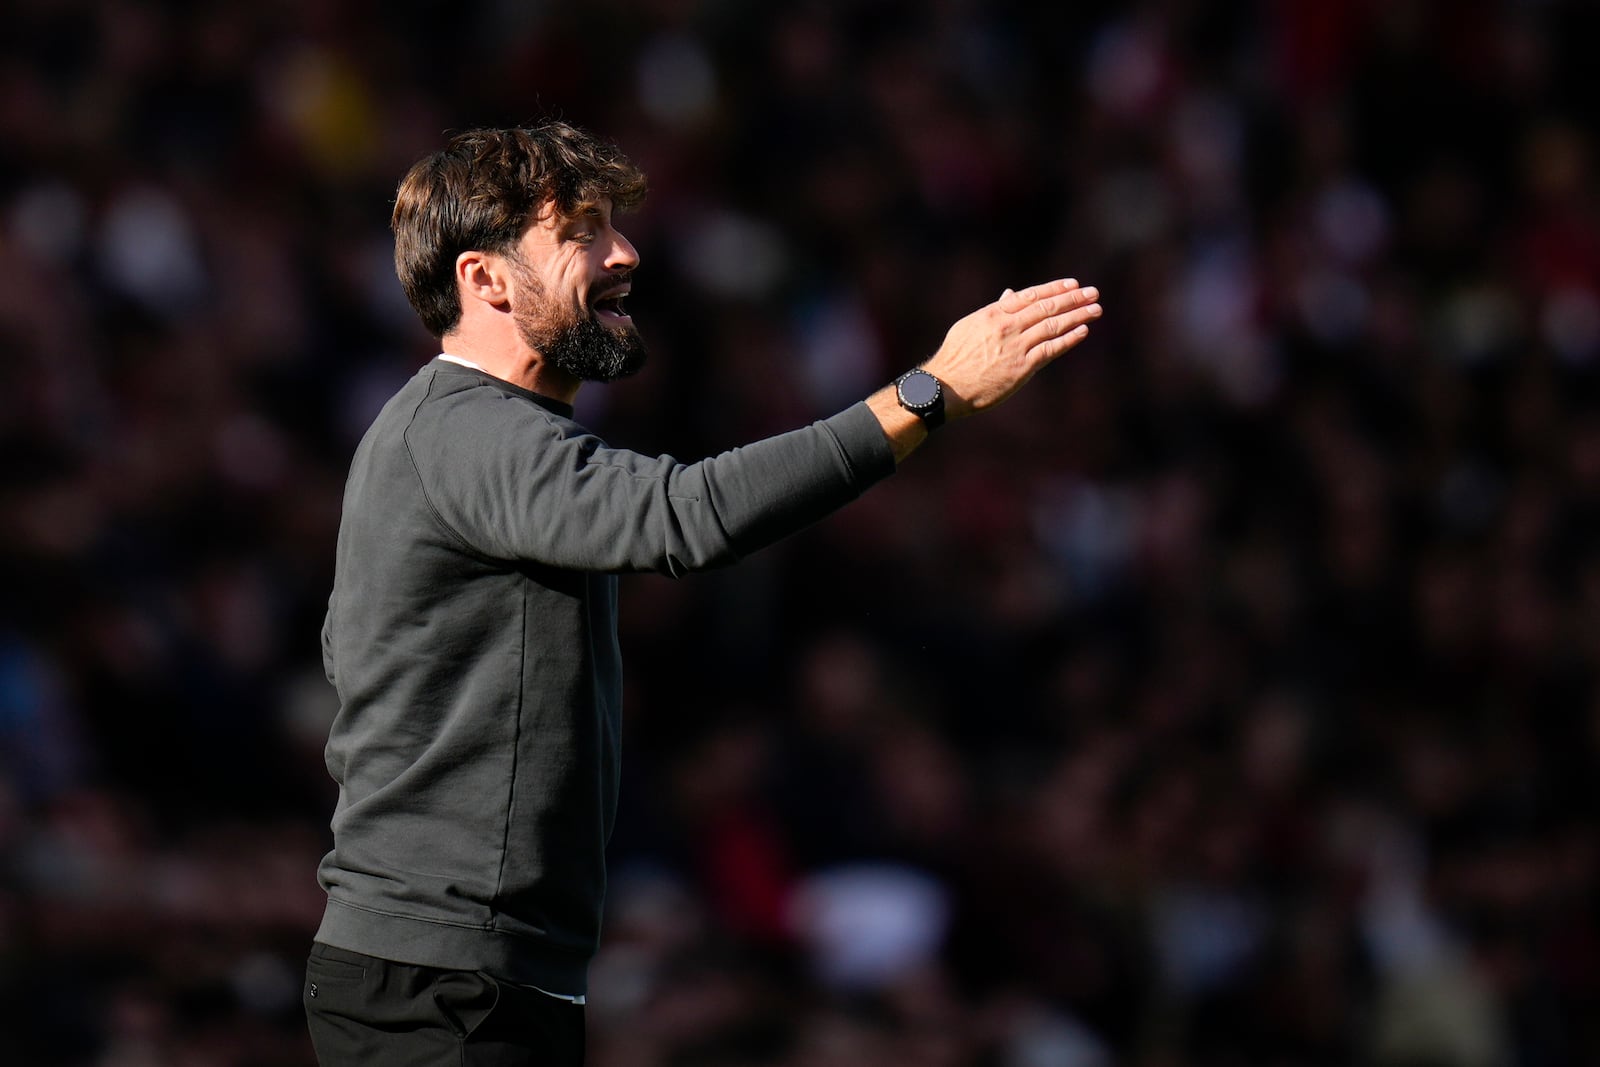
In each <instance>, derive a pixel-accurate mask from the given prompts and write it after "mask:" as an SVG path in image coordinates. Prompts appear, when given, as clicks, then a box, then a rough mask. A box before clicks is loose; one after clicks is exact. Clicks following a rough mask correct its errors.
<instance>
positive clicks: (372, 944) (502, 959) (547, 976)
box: [316, 899, 589, 997]
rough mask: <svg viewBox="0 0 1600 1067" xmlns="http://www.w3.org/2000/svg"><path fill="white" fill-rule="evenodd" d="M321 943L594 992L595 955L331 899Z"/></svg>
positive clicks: (567, 991)
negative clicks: (592, 959)
mask: <svg viewBox="0 0 1600 1067" xmlns="http://www.w3.org/2000/svg"><path fill="white" fill-rule="evenodd" d="M316 940H318V941H320V942H322V943H323V944H325V945H332V946H333V947H334V948H342V949H347V950H349V951H350V952H362V953H365V954H366V955H368V956H377V957H378V958H379V959H385V960H392V961H394V962H395V963H410V964H415V965H417V966H419V967H440V968H444V969H446V970H456V971H484V972H487V973H488V974H491V975H493V976H494V977H496V978H504V979H506V980H507V981H511V982H518V983H521V984H523V985H533V986H538V987H539V988H540V989H541V990H544V991H547V992H550V993H556V994H559V995H563V996H569V997H581V996H584V995H585V994H587V993H588V991H589V978H588V971H589V955H588V954H587V953H576V952H570V951H565V950H563V949H560V948H557V947H555V946H552V945H544V944H540V943H538V942H536V941H531V940H529V939H528V938H525V937H516V936H514V935H511V934H505V933H500V932H498V931H495V930H484V929H480V928H477V927H472V926H446V925H444V924H441V923H433V922H428V921H426V920H424V919H412V918H408V917H406V916H403V915H385V914H381V913H379V912H375V911H367V910H365V909H363V908H356V907H351V906H349V905H346V904H341V903H340V902H339V901H337V900H331V899H330V900H329V901H328V907H327V909H326V910H325V911H324V912H323V913H322V925H321V926H319V927H318V928H317V934H316Z"/></svg>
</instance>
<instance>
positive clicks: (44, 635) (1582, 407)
mask: <svg viewBox="0 0 1600 1067" xmlns="http://www.w3.org/2000/svg"><path fill="white" fill-rule="evenodd" d="M1596 42H1600V9H1597V8H1596V7H1595V5H1593V4H1591V3H1588V2H1586V0H1454V2H1450V0H1232V2H1203V0H1110V2H1107V3H1103V4H1098V5H1092V6H1090V5H1074V4H1055V5H1044V4H1037V3H1033V2H1031V0H995V2H981V0H926V2H911V0H836V2H824V0H780V2H774V3H764V4H741V3H736V2H734V0H704V2H695V0H643V2H637V3H624V2H622V0H586V2H582V3H579V2H576V0H574V2H563V0H545V2H532V0H529V2H521V0H490V2H487V3H483V4H474V5H460V4H449V3H444V2H440V0H391V2H387V3H379V2H377V0H339V2H334V3H328V2H323V0H277V2H275V3H266V2H261V0H251V2H238V3H221V4H209V3H201V2H199V0H164V2H163V0H13V3H11V4H10V5H9V6H8V13H7V17H6V27H5V30H4V32H3V33H0V279H3V282H0V349H3V355H0V442H3V444H0V448H3V452H0V455H3V459H4V462H3V463H0V1061H3V1062H5V1063H8V1064H18V1065H64V1067H157V1065H159V1067H213V1065H215V1067H268V1065H285V1067H294V1065H299V1067H307V1065H309V1064H311V1063H312V1060H311V1055H310V1048H309V1043H308V1042H307V1040H306V1038H305V1036H304V1027H303V1020H302V1017H301V1014H300V1006H299V996H300V982H301V970H302V967H303V962H304V954H305V951H306V949H307V947H308V945H309V938H310V935H311V932H312V931H313V930H314V929H315V925H316V922H317V920H318V917H319V915H320V910H321V905H322V896H321V892H320V890H319V888H318V886H317V884H316V881H315V867H316V863H317V860H318V858H319V856H320V855H321V853H322V852H323V850H324V849H325V848H326V847H327V830H326V825H327V818H328V815H329V813H330V812H331V809H332V804H333V791H332V786H331V784H330V782H329V781H328V779H327V776H326V772H325V770H324V769H323V766H322V753H321V749H322V744H323V740H324V736H325V731H326V728H327V724H328V722H329V720H330V718H331V716H332V714H333V712H334V710H335V699H334V696H333V693H332V691H331V689H330V688H329V686H328V685H327V683H326V681H325V680H324V679H323V677H322V673H321V665H320V658H319V644H318V636H317V635H318V631H319V627H320V624H321V619H322V614H323V610H324V607H325V603H326V596H327V591H328V588H329V586H330V582H331V573H330V571H331V563H332V555H333V552H332V549H333V542H334V537H335V533H336V529H337V524H338V513H339V498H340V492H341V487H342V481H343V477H344V473H345V469H346V465H347V463H348V461H349V457H350V454H351V452H352V451H353V448H354V445H355V442H356V440H357V439H358V438H359V436H360V434H361V432H362V430H363V429H364V428H365V426H366V423H367V421H368V420H369V419H370V418H371V417H372V416H373V415H374V414H375V413H376V410H377V407H378V406H379V405H380V404H381V403H382V401H383V400H384V399H385V398H386V397H387V396H388V395H389V394H390V392H392V391H393V390H394V389H395V388H397V387H398V385H399V384H400V383H401V382H402V381H403V380H404V379H405V378H406V377H408V376H409V375H410V374H411V373H412V372H413V371H414V369H415V368H416V367H417V366H419V365H420V364H421V363H422V362H423V361H425V360H426V359H428V358H429V357H430V356H431V355H432V354H433V352H434V342H433V341H432V339H430V338H429V337H427V336H426V335H425V334H423V333H422V330H421V327H420V326H419V325H418V324H417V323H416V321H415V318H414V316H413V315H412V313H411V311H410V310H409V308H408V307H407V306H406V304H405V302H404V299H403V297H402V296H401V294H400V291H399V287H398V285H397V284H396V282H395V281H394V277H393V270H392V264H391V258H390V256H391V243H390V236H389V233H388V230H387V222H388V210H389V205H390V203H391V198H392V195H393V188H394V183H395V182H396V181H397V180H398V177H399V175H400V174H401V173H402V172H403V171H404V169H405V168H406V167H407V166H408V165H409V163H410V162H411V161H412V160H414V159H415V158H417V157H419V156H421V155H423V154H425V153H427V152H429V151H432V150H433V149H434V148H436V147H437V146H438V145H439V144H440V143H441V141H442V139H443V135H444V133H445V131H447V130H452V129H459V128H464V127H467V126H471V125H490V124H507V123H517V122H523V121H528V120H532V119H536V118H539V117H544V116H555V117H564V118H566V119H569V120H571V121H575V122H578V123H580V124H583V125H586V126H589V127H591V128H593V129H595V130H597V131H599V132H600V133H602V134H603V135H605V136H607V137H609V138H611V139H613V140H615V141H616V142H617V143H618V144H619V145H620V146H621V147H622V148H623V149H624V150H625V151H626V152H627V153H629V154H630V155H631V156H632V157H633V158H634V159H635V160H636V161H637V162H639V163H640V164H641V165H642V166H643V167H644V169H645V170H646V171H647V173H648V174H649V176H650V179H651V184H652V193H651V196H650V198H649V200H647V202H646V204H645V205H644V207H643V208H642V209H641V210H640V211H639V212H638V213H637V214H635V215H634V216H632V217H630V218H628V219H627V220H626V222H625V225H624V227H623V228H624V230H625V232H627V233H628V234H629V236H630V237H631V238H632V239H633V240H634V242H635V243H636V244H637V245H638V247H639V249H640V251H641V253H642V255H643V260H644V265H643V268H642V269H641V270H640V272H639V275H638V279H637V282H636V286H635V295H634V297H633V298H632V302H633V310H634V314H635V318H636V320H637V321H639V322H640V323H641V326H642V329H643V331H644V333H645V336H646V339H647V341H649V342H650V344H651V349H652V359H651V364H650V366H649V367H648V368H647V370H646V371H645V372H644V373H643V374H641V375H640V376H639V377H638V378H636V379H632V380H630V381H628V382H625V383H621V384H618V385H615V386H610V387H605V388H599V387H590V388H588V389H586V390H585V391H584V393H583V395H581V396H580V397H579V418H580V420H582V421H585V422H586V423H588V424H589V425H591V426H593V427H594V428H596V429H597V430H599V431H600V432H601V433H602V434H603V435H605V436H606V437H607V438H608V439H609V440H610V441H611V442H612V443H614V444H618V445H623V446H627V447H632V448H636V449H639V450H644V451H649V452H652V453H655V452H671V453H672V454H674V455H677V456H679V457H680V458H684V459H694V458H698V457H700V456H702V455H707V454H711V453H714V452H717V451H721V450H723V449H727V448H730V447H733V446H736V445H738V444H740V443H742V442H744V441H747V440H750V439H752V438H754V437H756V436H760V435H765V434H768V433H771V432H775V431H778V430H782V429H787V428H789V427H792V426H794V425H798V424H801V423H803V422H806V421H808V420H811V419H814V418H818V417H821V416H825V415H827V414H831V413H832V412H833V411H836V410H838V409H840V408H841V407H843V406H845V405H846V404H848V403H850V402H852V401H854V400H855V399H857V398H860V397H862V396H864V395H865V394H866V393H867V392H868V391H870V390H871V389H872V388H874V387H876V386H877V385H879V384H881V383H883V382H885V381H887V380H888V379H889V378H890V377H891V376H893V375H894V374H895V373H897V372H898V371H900V370H902V369H904V368H906V367H908V366H909V365H911V364H912V363H914V362H915V361H916V360H918V359H919V358H921V357H922V356H924V355H926V354H927V353H929V352H931V350H932V349H933V347H935V346H936V345H937V344H938V341H939V339H940V337H941V336H942V331H943V330H944V329H945V327H946V326H947V325H948V323H949V322H950V321H952V320H953V319H954V318H955V317H957V316H959V315H960V314H963V313H965V312H966V311H968V310H971V309H973V308H975V307H977V306H979V305H981V304H983V303H986V302H988V301H990V300H993V299H994V298H995V297H996V295H997V294H998V293H999V292H1000V290H1001V289H1002V288H1003V287H1005V286H1007V285H1013V286H1016V285H1022V284H1027V283H1030V282H1034V281H1039V280H1043V279H1045V278H1050V277H1057V276H1060V275H1063V274H1071V275H1074V276H1077V277H1080V278H1082V279H1085V280H1087V281H1090V282H1093V283H1094V284H1096V285H1098V286H1099V287H1100V288H1101V290H1102V292H1103V294H1104V295H1103V299H1104V302H1105V305H1106V308H1107V313H1106V317H1105V319H1104V320H1103V322H1102V323H1100V324H1099V325H1097V326H1096V328H1095V331H1094V334H1093V336H1092V337H1091V339H1090V341H1089V342H1088V343H1086V344H1085V345H1084V346H1082V347H1081V348H1080V349H1078V350H1077V351H1075V352H1074V353H1072V354H1071V356H1070V357H1069V358H1068V359H1066V360H1064V361H1063V362H1062V363H1061V364H1059V365H1057V366H1055V367H1052V368H1050V369H1049V370H1047V371H1046V372H1045V373H1043V374H1042V375H1041V376H1040V377H1039V378H1038V379H1036V380H1035V382H1034V383H1032V384H1031V385H1030V386H1029V387H1028V389H1026V390H1025V391H1024V392H1023V393H1021V394H1019V395H1018V396H1017V397H1016V398H1015V399H1014V400H1013V401H1012V402H1010V403H1009V404H1008V405H1007V406H1005V407H1004V408H1001V409H999V410H998V411H996V412H994V413H992V414H990V415H987V416H985V417H983V418H980V419H975V420H972V421H970V422H965V423H962V424H960V425H958V426H955V427H952V428H950V429H948V430H946V431H943V432H941V434H940V435H939V436H937V437H936V438H935V439H934V440H933V441H932V442H931V443H930V444H929V445H928V446H926V447H925V448H924V449H923V450H922V451H921V452H919V453H918V454H917V455H916V456H915V457H914V459H913V460H911V461H910V462H908V463H907V465H906V466H905V468H904V469H903V470H902V471H901V472H899V473H898V474H897V475H896V476H895V477H894V478H893V479H891V480H890V481H889V482H888V483H886V484H884V485H883V486H881V487H879V488H878V489H876V490H874V491H873V492H872V493H870V494H868V495H867V496H866V497H864V498H863V499H862V500H861V501H859V502H858V503H856V504H854V505H852V506H851V507H850V508H848V509H846V510H845V511H844V512H842V513H840V514H838V515H837V516H835V517H834V518H832V519H830V520H828V521H826V522H825V523H823V524H821V525H820V526H818V527H816V528H815V529H813V530H810V531H808V532H806V533H804V534H802V535H800V536H798V537H796V538H794V539H792V540H790V541H788V542H786V543H784V544H782V545H779V546H777V547H775V548H774V549H772V550H770V551H768V552H766V553H764V554H762V555H759V556H757V557H754V558H752V559H750V560H747V561H745V562H744V563H742V564H740V565H739V566H737V567H735V568H731V569H727V570H723V571H717V572H714V573H710V574H706V575H699V576H695V577H691V578H688V579H685V580H682V581H678V582H673V581H669V580H667V579H665V578H659V577H655V576H640V577H635V578H631V579H629V580H627V581H625V582H624V588H623V596H624V606H623V616H624V622H623V625H624V632H623V634H622V641H623V649H624V655H625V658H626V661H627V668H628V678H627V697H626V700H627V719H628V732H629V737H628V742H627V752H626V757H625V768H626V776H627V777H626V782H625V785H624V794H623V807H622V813H621V817H620V820H619V824H618V827H617V831H616V835H615V837H614V839H613V843H612V860H613V884H612V890H611V894H610V900H609V907H608V919H607V928H606V936H605V942H604V945H603V948H602V951H601V954H600V956H599V958H598V959H597V961H596V963H595V968H594V973H593V983H592V984H593V991H592V995H591V998H590V1008H589V1018H590V1031H591V1039H590V1048H591V1058H592V1062H593V1063H594V1064H596V1067H822V1065H827V1067H867V1065H874V1067H876V1065H891V1064H892V1065H907V1067H923V1065H926V1067H1124V1065H1125V1067H1233V1065H1273V1067H1276V1065H1283V1067H1291V1065H1292V1067H1322V1065H1326V1067H1335V1065H1341V1067H1342V1065H1372V1067H1578V1065H1587V1064H1594V1063H1600V1012H1597V1011H1596V1010H1595V1006H1596V1004H1597V1003H1600V833H1597V824H1600V818H1597V816H1600V803H1597V801H1600V790H1597V786H1596V780H1597V776H1600V172H1597V169H1596V168H1597V166H1600V161H1597V159H1596V151H1597V149H1600V140H1597V132H1596V131H1597V130H1600V108H1597V105H1596V104H1595V102H1594V100H1595V98H1594V96H1593V94H1592V93H1591V92H1589V91H1586V88H1585V87H1586V86H1587V85H1588V83H1589V82H1591V81H1592V77H1593V73H1592V71H1591V70H1590V69H1589V64H1590V63H1591V62H1592V61H1593V59H1592V55H1591V53H1592V52H1593V50H1594V46H1595V44H1596ZM946 435H947V436H946Z"/></svg>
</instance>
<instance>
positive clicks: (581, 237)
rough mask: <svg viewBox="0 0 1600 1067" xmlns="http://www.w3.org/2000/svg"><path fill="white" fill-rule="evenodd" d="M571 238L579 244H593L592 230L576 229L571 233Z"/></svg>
mask: <svg viewBox="0 0 1600 1067" xmlns="http://www.w3.org/2000/svg"><path fill="white" fill-rule="evenodd" d="M572 239H573V240H574V241H576V242H577V243H578V244H580V245H592V244H594V231H593V230H578V231H576V232H575V233H573V235H572Z"/></svg>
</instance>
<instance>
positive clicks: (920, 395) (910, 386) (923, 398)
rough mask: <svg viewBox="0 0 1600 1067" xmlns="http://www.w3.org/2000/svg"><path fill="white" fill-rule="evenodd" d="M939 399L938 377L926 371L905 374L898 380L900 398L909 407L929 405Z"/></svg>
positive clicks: (919, 407) (920, 407)
mask: <svg viewBox="0 0 1600 1067" xmlns="http://www.w3.org/2000/svg"><path fill="white" fill-rule="evenodd" d="M938 399H939V379H937V378H935V377H934V376H933V375H931V374H929V373H927V372H926V371H917V372H914V373H912V374H908V375H906V376H905V378H904V379H903V380H901V382H900V400H901V402H902V403H904V404H905V405H906V407H909V408H917V409H922V408H926V407H931V406H932V405H933V402H934V401H936V400H938Z"/></svg>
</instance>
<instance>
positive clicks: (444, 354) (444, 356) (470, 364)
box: [439, 352, 489, 374]
mask: <svg viewBox="0 0 1600 1067" xmlns="http://www.w3.org/2000/svg"><path fill="white" fill-rule="evenodd" d="M439 358H440V359H443V360H448V361H449V362H451V363H457V364H460V365H461V366H463V367H471V368H472V369H473V370H482V371H483V373H485V374H488V373H489V372H488V371H486V370H483V368H482V367H480V366H478V365H477V364H476V363H474V362H472V360H470V359H462V358H461V357H460V356H452V355H451V354H450V353H448V352H440V353H439Z"/></svg>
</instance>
